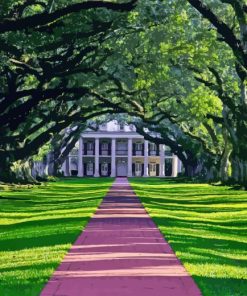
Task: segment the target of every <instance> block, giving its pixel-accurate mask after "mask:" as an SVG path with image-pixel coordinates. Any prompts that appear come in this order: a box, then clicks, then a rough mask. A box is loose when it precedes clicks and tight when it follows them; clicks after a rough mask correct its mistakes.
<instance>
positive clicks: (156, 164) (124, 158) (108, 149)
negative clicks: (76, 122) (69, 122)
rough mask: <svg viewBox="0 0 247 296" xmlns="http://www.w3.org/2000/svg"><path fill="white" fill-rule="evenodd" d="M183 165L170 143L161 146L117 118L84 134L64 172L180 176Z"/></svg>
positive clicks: (69, 173)
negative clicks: (171, 149)
mask: <svg viewBox="0 0 247 296" xmlns="http://www.w3.org/2000/svg"><path fill="white" fill-rule="evenodd" d="M181 169H182V168H181V161H180V160H179V159H178V157H177V156H176V155H173V154H172V153H171V152H170V149H169V147H166V146H165V145H158V146H157V145H155V144H154V143H151V142H149V141H147V140H145V139H144V137H143V136H141V135H140V134H138V133H137V132H136V131H135V128H134V127H133V126H131V125H125V124H119V123H118V122H117V121H111V122H108V123H106V124H104V125H101V126H100V127H99V129H97V130H92V129H91V130H90V129H88V130H86V131H85V132H84V133H83V134H81V137H80V139H79V141H78V143H77V144H76V146H75V148H74V149H73V150H72V151H71V153H70V154H69V156H68V157H67V159H66V160H65V162H64V163H63V166H62V172H63V174H64V176H78V177H86V176H90V177H92V176H94V177H100V176H102V177H107V176H109V177H117V176H122V177H124V176H126V177H149V176H150V177H166V176H169V177H176V176H177V174H178V173H179V172H181Z"/></svg>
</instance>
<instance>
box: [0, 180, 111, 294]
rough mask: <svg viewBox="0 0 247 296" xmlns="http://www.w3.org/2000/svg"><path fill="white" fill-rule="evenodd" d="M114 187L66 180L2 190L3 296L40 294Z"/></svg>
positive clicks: (0, 285)
mask: <svg viewBox="0 0 247 296" xmlns="http://www.w3.org/2000/svg"><path fill="white" fill-rule="evenodd" d="M111 183H112V179H110V178H95V179H94V178H89V179H70V180H66V181H65V180H61V181H59V182H56V183H48V184H46V185H43V186H39V187H34V188H33V189H23V188H20V189H18V190H16V191H12V190H11V191H2V190H1V191H0V209H1V210H0V295H1V296H5V295H6V296H12V295H13V296H18V295H22V296H33V295H39V292H40V290H41V289H42V287H43V285H44V283H45V282H46V281H47V280H48V279H49V277H50V275H51V274H52V272H53V271H54V269H55V268H56V267H57V265H58V263H59V262H60V261H61V260H62V258H63V256H64V255H65V253H66V252H67V250H68V249H69V247H70V246H71V244H72V243H73V242H74V241H75V239H76V237H77V236H78V235H79V233H80V232H81V231H82V229H83V228H84V227H85V225H86V223H87V221H88V219H89V217H91V216H92V214H93V213H94V211H95V209H96V208H97V206H98V205H99V203H100V201H101V200H102V197H103V196H104V195H105V193H106V191H107V190H108V188H109V186H110V185H111Z"/></svg>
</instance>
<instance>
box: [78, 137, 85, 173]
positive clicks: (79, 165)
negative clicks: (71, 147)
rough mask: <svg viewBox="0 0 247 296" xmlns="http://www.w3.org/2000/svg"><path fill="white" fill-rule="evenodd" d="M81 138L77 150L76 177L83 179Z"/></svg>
mask: <svg viewBox="0 0 247 296" xmlns="http://www.w3.org/2000/svg"><path fill="white" fill-rule="evenodd" d="M82 153H83V138H80V139H79V150H78V177H83V173H84V172H83V156H82Z"/></svg>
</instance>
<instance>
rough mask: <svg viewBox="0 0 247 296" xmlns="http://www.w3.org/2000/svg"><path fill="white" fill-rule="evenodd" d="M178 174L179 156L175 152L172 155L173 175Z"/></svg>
mask: <svg viewBox="0 0 247 296" xmlns="http://www.w3.org/2000/svg"><path fill="white" fill-rule="evenodd" d="M177 176H178V157H177V155H175V154H173V157H172V177H177Z"/></svg>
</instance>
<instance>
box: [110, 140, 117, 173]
mask: <svg viewBox="0 0 247 296" xmlns="http://www.w3.org/2000/svg"><path fill="white" fill-rule="evenodd" d="M111 177H116V139H112V140H111Z"/></svg>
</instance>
